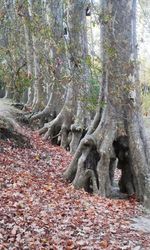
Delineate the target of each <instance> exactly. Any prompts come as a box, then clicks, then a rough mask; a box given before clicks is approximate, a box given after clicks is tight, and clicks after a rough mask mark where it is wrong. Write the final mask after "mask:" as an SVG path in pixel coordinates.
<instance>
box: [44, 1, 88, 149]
mask: <svg viewBox="0 0 150 250" xmlns="http://www.w3.org/2000/svg"><path fill="white" fill-rule="evenodd" d="M86 7H87V1H84V0H80V1H78V2H77V1H72V0H70V1H69V5H68V13H67V24H68V25H67V32H68V35H69V41H67V54H68V58H69V63H68V66H69V70H70V75H71V77H70V78H71V80H70V84H69V85H68V89H67V95H66V100H65V104H64V106H63V108H62V110H61V112H60V113H59V114H58V117H56V118H55V120H54V121H52V122H51V123H50V124H46V125H45V127H44V128H43V129H41V130H40V132H41V133H45V132H46V131H47V132H46V135H45V137H44V138H45V139H47V138H48V137H50V138H53V136H54V134H53V133H54V131H55V130H57V133H58V132H60V133H58V134H60V135H61V146H63V147H64V148H68V147H69V144H70V147H71V148H70V150H71V152H72V153H74V152H75V150H76V148H77V146H78V144H79V141H80V139H81V136H82V132H83V130H84V128H85V126H86V124H85V118H86V117H87V114H86V108H85V103H84V101H85V100H84V99H85V96H86V93H87V92H88V89H89V86H88V84H89V83H88V80H89V70H88V67H87V65H86V58H87V55H88V51H87V36H86V32H87V31H86ZM71 125H72V126H71ZM56 127H57V128H58V127H59V129H60V131H59V130H58V129H54V128H56ZM70 131H71V132H72V140H71V143H70V140H69V135H70Z"/></svg>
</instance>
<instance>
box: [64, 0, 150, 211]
mask: <svg viewBox="0 0 150 250" xmlns="http://www.w3.org/2000/svg"><path fill="white" fill-rule="evenodd" d="M101 8H102V11H101V14H100V20H101V34H102V37H101V40H102V42H101V46H102V52H103V53H102V56H103V58H102V60H103V77H102V93H101V97H102V99H101V100H100V102H102V103H103V109H102V110H101V109H100V114H99V115H98V114H96V116H97V117H95V121H94V122H93V125H92V126H95V128H92V127H91V128H90V131H88V133H87V136H85V138H83V139H82V141H81V142H80V145H79V147H78V149H77V151H76V153H75V156H74V159H73V160H72V162H71V164H70V166H69V167H68V169H67V170H66V172H65V174H64V177H65V179H66V180H68V181H72V182H73V184H74V186H75V187H76V188H84V189H85V190H87V191H92V192H94V193H98V194H99V195H102V196H107V197H109V196H111V194H112V187H111V183H112V180H110V178H111V176H112V175H111V174H110V170H111V169H112V162H113V161H112V159H114V153H115V157H117V158H118V165H117V166H118V168H120V169H121V172H122V175H121V178H120V180H119V187H120V191H121V192H124V193H127V194H128V195H133V194H136V196H137V198H138V199H139V200H141V201H144V202H145V204H146V205H147V206H149V205H150V192H149V190H150V167H149V166H150V164H149V150H148V146H147V142H146V137H145V134H144V128H143V122H142V114H141V110H140V99H139V98H140V97H139V93H138V87H139V85H138V84H139V82H138V71H137V65H136V57H137V52H136V32H135V28H136V27H135V23H136V15H135V14H136V0H133V1H132V0H121V1H117V0H114V1H111V0H102V1H101ZM101 111H102V112H101ZM99 119H100V120H99ZM98 120H99V123H98ZM97 124H98V125H97ZM96 126H97V127H96Z"/></svg>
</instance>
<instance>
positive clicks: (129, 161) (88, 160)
mask: <svg viewBox="0 0 150 250" xmlns="http://www.w3.org/2000/svg"><path fill="white" fill-rule="evenodd" d="M1 5H2V6H1V7H2V8H1V12H0V19H1V28H2V29H1V30H2V31H1V44H2V50H1V52H2V53H1V65H2V68H1V78H2V80H3V82H5V84H6V85H5V97H9V98H13V99H15V100H16V101H17V102H20V101H23V102H24V103H25V109H26V110H27V111H29V110H30V111H31V115H30V118H29V119H30V122H32V123H35V121H37V120H38V121H40V123H39V126H40V130H39V132H40V133H41V134H44V139H48V138H50V139H51V141H52V142H54V143H57V144H60V145H61V146H62V147H64V148H65V149H68V150H70V152H71V153H72V154H74V157H73V160H72V162H71V164H70V166H69V167H68V169H67V170H66V172H65V174H64V178H65V179H66V180H68V181H70V182H73V184H74V186H75V187H76V188H84V189H85V190H87V191H88V192H94V193H97V194H99V195H102V196H107V197H109V196H111V195H112V185H113V172H114V168H115V167H116V165H117V167H118V168H120V169H121V173H122V174H121V179H120V181H119V187H120V191H121V192H124V193H127V194H128V195H133V194H136V196H137V197H138V199H139V200H141V201H144V202H145V204H146V205H147V206H149V205H150V202H149V201H150V176H149V174H150V164H149V148H148V144H147V140H146V136H145V131H144V128H143V121H142V115H141V101H140V91H139V80H138V78H139V74H138V67H137V63H136V60H137V41H136V0H121V1H118V0H113V1H111V0H100V3H99V4H96V3H94V2H93V1H89V0H78V1H77V0H68V1H65V0H41V1H34V0H18V1H15V0H7V1H2V2H1ZM92 15H93V16H94V19H93V17H92ZM89 17H90V20H89V19H88V18H89ZM88 22H90V24H92V25H93V26H95V25H97V27H99V30H100V31H99V32H100V42H99V48H100V58H99V57H97V56H96V52H95V51H94V52H92V53H91V50H90V46H91V44H92V45H93V43H92V41H93V36H91V37H90V39H89V33H90V32H91V33H90V34H92V31H91V30H90V32H89V28H88ZM95 34H96V33H95ZM89 43H90V46H89ZM92 49H93V46H92ZM97 80H98V81H99V86H97ZM93 90H94V91H93ZM95 97H96V100H95ZM95 104H96V105H97V107H96V108H94V109H93V108H91V107H93V106H94V107H95ZM116 159H117V160H116Z"/></svg>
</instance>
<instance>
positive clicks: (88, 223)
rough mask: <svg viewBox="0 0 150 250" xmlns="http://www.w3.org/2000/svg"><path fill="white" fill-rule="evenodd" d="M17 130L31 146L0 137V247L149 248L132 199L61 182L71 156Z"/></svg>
mask: <svg viewBox="0 0 150 250" xmlns="http://www.w3.org/2000/svg"><path fill="white" fill-rule="evenodd" d="M22 130H23V131H24V134H25V135H26V136H27V137H28V138H29V140H30V144H31V145H30V147H16V145H15V143H14V141H13V140H10V139H7V140H5V141H3V140H0V250H5V249H9V250H45V249H46V250H47V249H48V250H61V249H62V250H71V249H80V250H99V249H108V250H123V249H126V250H127V249H128V250H141V249H143V250H146V249H147V250H148V249H149V246H150V223H149V218H148V217H149V215H148V214H146V215H145V214H144V213H143V208H142V206H141V205H140V204H139V203H138V202H137V201H136V200H135V199H134V198H131V199H129V200H119V199H118V200H117V199H114V200H112V199H106V198H101V197H98V196H93V195H90V194H87V193H86V192H85V191H83V190H75V189H74V188H73V186H72V185H71V184H68V183H66V182H64V180H63V173H64V170H65V169H66V167H67V166H68V164H69V163H70V161H71V158H72V157H71V155H70V154H69V153H68V152H66V151H65V150H64V149H62V148H61V147H57V146H53V145H51V144H50V143H49V142H48V141H46V142H45V141H43V140H42V137H40V136H39V135H38V133H37V132H35V131H31V130H30V129H29V128H25V127H24V128H22ZM144 220H145V221H144ZM134 222H135V223H134ZM143 222H144V224H143ZM147 223H148V224H147Z"/></svg>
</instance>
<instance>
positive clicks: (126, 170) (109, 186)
mask: <svg viewBox="0 0 150 250" xmlns="http://www.w3.org/2000/svg"><path fill="white" fill-rule="evenodd" d="M108 114H110V113H109V112H108V113H107V112H104V115H103V117H102V119H101V122H100V123H99V125H98V126H97V128H96V129H95V131H94V132H93V133H92V134H90V135H89V134H88V133H87V135H86V136H85V138H83V139H82V140H81V142H80V144H79V147H78V149H77V151H76V153H75V155H74V158H73V160H72V162H71V164H70V166H69V167H68V169H67V170H66V171H65V173H64V178H65V179H66V180H67V181H70V182H72V183H73V185H74V186H75V188H84V189H85V190H86V191H88V192H92V193H97V194H99V195H101V196H106V197H111V196H113V178H114V169H115V168H116V167H117V168H119V169H120V170H121V178H120V180H119V183H118V185H119V189H120V192H121V193H124V194H127V195H128V196H132V195H133V194H135V195H136V197H137V198H138V199H139V200H140V201H143V200H144V202H145V203H146V204H147V206H149V205H148V203H149V199H150V191H149V190H150V186H149V185H150V179H149V174H148V173H149V165H148V164H149V157H148V150H147V146H148V145H147V144H146V140H145V139H144V134H143V133H142V127H141V129H140V127H139V126H138V125H136V124H138V123H136V124H134V122H133V121H134V119H133V118H132V119H131V120H129V121H128V125H129V127H128V128H127V127H126V129H124V132H121V134H120V132H118V126H117V124H118V121H117V120H114V119H113V117H111V115H108ZM107 115H108V116H107ZM106 116H107V117H106ZM119 124H120V123H119ZM122 124H123V123H122ZM90 129H91V131H92V128H90ZM137 133H140V134H141V135H142V136H141V137H140V135H139V134H137ZM136 138H140V140H141V141H137V139H136ZM143 143H144V144H145V147H144V148H146V152H147V153H146V155H145V152H143V147H141V145H142V144H143ZM146 145H147V146H146ZM116 159H117V160H116ZM125 197H126V196H125Z"/></svg>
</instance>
